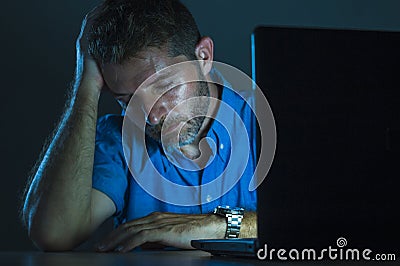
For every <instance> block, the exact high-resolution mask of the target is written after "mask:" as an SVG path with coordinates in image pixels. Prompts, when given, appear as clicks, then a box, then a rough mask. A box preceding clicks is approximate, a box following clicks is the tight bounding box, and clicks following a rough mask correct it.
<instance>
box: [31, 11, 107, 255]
mask: <svg viewBox="0 0 400 266" xmlns="http://www.w3.org/2000/svg"><path fill="white" fill-rule="evenodd" d="M85 25H86V18H85V20H84V22H83V24H82V29H81V33H80V35H79V37H78V40H77V66H76V82H75V86H74V88H73V91H72V94H71V100H70V102H69V104H68V106H67V108H66V111H65V114H64V116H63V118H62V119H61V122H60V124H59V126H58V128H57V130H56V133H55V135H54V137H53V139H52V141H51V143H50V145H49V146H48V148H47V151H46V152H45V154H44V156H43V159H42V161H41V163H40V165H39V167H38V170H37V172H36V174H35V176H34V178H33V180H32V183H31V184H30V187H29V190H28V192H27V195H26V199H25V204H24V208H23V218H24V220H25V222H26V225H27V228H28V231H29V235H30V238H31V239H32V240H33V241H34V242H35V244H36V245H37V246H38V247H39V248H41V249H43V250H69V249H72V248H74V247H75V246H77V245H78V244H79V243H81V242H82V241H84V240H85V239H86V238H87V237H88V236H89V235H90V233H91V232H93V231H94V230H95V229H96V228H97V227H98V226H99V225H100V224H101V223H102V222H103V221H104V220H105V219H107V218H108V217H109V216H111V215H112V214H113V212H114V211H115V206H114V204H113V203H112V201H111V200H110V199H109V198H108V197H106V196H105V195H104V194H102V193H101V192H99V191H96V190H94V189H92V171H93V160H94V147H95V133H96V120H97V106H98V100H99V97H100V92H101V88H102V87H103V79H102V76H101V73H100V71H99V68H98V66H97V64H96V62H95V61H94V60H93V59H91V58H89V57H88V56H87V55H86V54H87V53H86V50H87V49H86V48H85V46H84V43H83V42H82V40H84V39H85V38H82V36H84V34H85V33H84V29H85ZM94 202H96V204H94Z"/></svg>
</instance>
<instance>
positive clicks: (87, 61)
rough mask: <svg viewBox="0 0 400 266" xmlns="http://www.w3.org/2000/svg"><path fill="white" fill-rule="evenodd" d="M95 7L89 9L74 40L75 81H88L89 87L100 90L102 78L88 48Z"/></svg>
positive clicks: (102, 84)
mask: <svg viewBox="0 0 400 266" xmlns="http://www.w3.org/2000/svg"><path fill="white" fill-rule="evenodd" d="M95 12H96V8H95V9H93V10H92V11H90V12H89V13H88V14H87V15H86V16H85V18H84V19H83V21H82V26H81V31H80V33H79V36H78V38H77V40H76V74H75V75H76V82H79V83H82V82H88V84H89V85H90V86H88V87H91V88H94V89H95V90H98V92H100V91H101V90H102V88H103V86H104V85H105V84H104V80H103V76H102V74H101V71H100V68H99V66H98V64H97V62H96V61H95V60H94V59H93V58H92V57H91V56H90V54H89V50H88V40H87V38H88V32H89V30H90V27H91V25H92V23H93V17H94V15H95Z"/></svg>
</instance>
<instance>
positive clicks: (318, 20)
mask: <svg viewBox="0 0 400 266" xmlns="http://www.w3.org/2000/svg"><path fill="white" fill-rule="evenodd" d="M183 2H184V3H185V4H186V5H187V6H188V7H189V9H190V10H191V11H192V13H193V15H194V17H195V19H196V20H197V22H198V25H199V28H200V30H201V32H202V34H204V35H209V36H211V37H212V38H213V39H214V42H215V53H216V56H215V59H216V60H217V61H222V62H225V63H228V64H231V65H233V66H235V67H237V68H239V69H241V70H243V71H244V72H245V73H247V74H250V73H251V69H250V66H251V64H250V62H251V61H250V58H251V57H250V34H251V32H252V30H253V29H254V27H255V26H256V25H260V24H264V25H286V26H290V25H294V26H318V27H331V28H358V29H385V30H399V31H400V16H399V14H398V11H399V10H400V1H397V0H382V1H373V0H329V1H328V0H325V1H321V0H304V1H298V0H280V1H276V0H266V1H259V0H247V1H239V0H230V1H228V0H225V1H223V0H217V1H216V0H204V1H199V0H198V1H194V0H183ZM97 3H98V1H94V0H93V1H82V0H80V1H77V0H70V1H64V2H61V1H48V0H47V1H41V2H36V3H35V2H33V1H26V0H24V1H13V2H11V1H8V2H6V3H3V4H2V8H1V11H0V13H1V16H0V25H1V26H0V29H1V32H0V34H1V35H0V36H1V42H0V45H1V50H0V51H1V57H0V58H1V64H0V69H1V71H0V75H1V83H0V84H1V88H2V90H1V104H0V110H1V116H0V117H1V118H0V119H1V120H0V125H1V130H0V134H1V137H0V140H1V149H0V151H1V153H2V155H1V156H2V157H1V166H2V174H1V178H2V180H1V181H2V185H1V188H0V189H1V191H0V195H1V220H0V236H1V242H0V250H29V249H33V248H34V247H33V246H32V244H31V243H30V241H29V240H28V238H27V236H26V231H25V230H24V229H23V228H22V226H21V223H20V222H19V219H18V207H19V204H20V195H21V193H22V188H23V186H24V183H25V181H26V179H27V177H28V174H29V171H30V169H31V168H32V166H33V165H34V163H35V160H36V158H37V157H38V155H39V153H40V150H41V147H42V145H43V143H44V141H45V139H46V138H47V136H48V135H49V134H50V133H51V131H52V130H53V128H54V125H55V123H56V122H57V120H58V118H59V117H60V115H61V112H62V109H63V106H64V102H65V99H66V96H65V95H66V91H67V88H69V86H70V83H71V81H72V79H73V73H74V65H75V62H74V61H75V48H74V45H75V38H76V36H77V34H78V32H79V29H80V23H81V20H82V18H83V17H84V15H85V13H86V12H87V11H88V10H90V9H91V8H92V7H93V6H95V5H96V4H97ZM103 96H104V97H102V99H101V107H100V113H101V114H104V113H109V112H118V107H117V105H116V104H115V103H114V102H113V100H112V99H111V97H110V96H109V95H103Z"/></svg>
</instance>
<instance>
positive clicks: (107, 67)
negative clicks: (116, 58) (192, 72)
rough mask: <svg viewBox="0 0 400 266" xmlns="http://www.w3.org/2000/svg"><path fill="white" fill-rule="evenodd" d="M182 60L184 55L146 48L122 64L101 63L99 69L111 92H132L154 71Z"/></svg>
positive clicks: (184, 59)
mask: <svg viewBox="0 0 400 266" xmlns="http://www.w3.org/2000/svg"><path fill="white" fill-rule="evenodd" d="M184 61H187V58H186V56H182V55H181V56H177V57H170V56H168V53H167V52H166V51H163V50H160V49H148V50H146V51H144V52H141V53H139V54H137V55H136V56H135V57H132V58H130V59H129V60H127V61H125V62H124V63H122V64H114V63H107V64H103V65H102V66H101V70H102V73H103V77H104V80H105V82H106V84H107V85H108V87H109V88H110V90H111V91H112V92H114V93H132V91H134V90H135V89H136V88H138V87H139V86H140V84H142V83H143V82H144V81H145V80H146V79H147V78H148V77H150V76H151V75H153V74H154V73H156V72H158V71H160V70H161V69H164V68H165V67H168V66H171V65H173V64H176V63H180V62H184Z"/></svg>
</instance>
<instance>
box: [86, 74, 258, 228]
mask: <svg viewBox="0 0 400 266" xmlns="http://www.w3.org/2000/svg"><path fill="white" fill-rule="evenodd" d="M213 73H214V75H218V73H217V72H216V71H214V72H213ZM219 78H220V79H221V80H222V82H221V83H222V84H224V86H223V88H222V94H221V101H222V102H224V103H226V104H227V105H228V106H229V107H231V108H232V109H233V110H234V112H235V113H236V114H237V116H238V117H239V118H240V120H241V121H242V122H243V125H244V127H245V128H246V130H247V136H246V138H248V141H249V150H248V153H249V154H248V156H246V155H245V154H243V155H242V154H241V155H240V156H242V157H241V158H243V160H244V161H245V162H244V163H245V165H246V166H245V167H244V171H242V174H241V176H238V181H237V182H236V183H235V184H234V185H233V187H232V188H230V187H229V190H228V191H227V192H226V193H225V194H224V195H222V196H220V197H214V195H213V194H212V193H210V195H202V197H203V198H204V199H205V202H204V200H203V203H202V204H197V205H192V206H180V205H175V204H170V203H168V202H164V201H162V200H159V199H157V198H156V197H154V196H152V195H150V194H149V193H148V192H146V191H145V190H144V189H143V188H142V187H141V186H140V185H139V184H138V182H137V181H136V180H135V178H133V176H132V174H131V172H130V170H129V168H128V166H127V163H126V160H125V157H124V152H123V148H122V123H123V118H124V117H123V115H106V116H104V117H101V118H100V119H99V120H98V123H97V132H96V147H95V157H94V167H93V188H95V189H97V190H99V191H101V192H103V193H105V194H106V195H107V196H108V197H109V198H110V199H111V200H112V201H113V202H114V204H115V206H116V213H115V218H116V225H119V224H121V223H124V222H126V221H130V220H133V219H137V218H140V217H143V216H146V215H148V214H150V213H152V212H155V211H158V212H173V213H185V214H202V213H210V212H212V211H213V210H214V208H215V207H216V206H218V205H229V206H237V207H243V208H244V209H245V210H246V211H255V210H256V191H251V192H250V191H249V189H248V187H249V184H250V180H251V178H252V177H253V174H254V170H255V167H256V163H257V162H256V120H255V116H254V113H253V112H252V110H251V108H250V107H249V105H248V104H247V103H246V101H254V99H252V98H251V97H249V95H248V93H245V94H241V93H240V92H239V93H237V92H235V91H233V90H232V89H230V85H229V84H228V83H227V82H226V81H224V80H223V78H222V77H219ZM242 97H244V98H245V99H246V101H245V100H244V99H243V98H242ZM217 117H218V118H219V119H218V120H219V121H217V119H216V120H214V122H213V123H212V125H211V127H210V129H209V131H208V133H207V136H206V137H207V138H209V140H211V141H212V142H214V145H213V148H212V150H213V156H212V158H211V160H210V162H209V163H208V164H207V166H206V167H205V168H204V169H202V170H198V171H192V170H185V169H182V168H180V167H178V166H177V165H176V164H174V163H173V162H171V161H170V160H169V159H168V158H167V156H166V155H165V153H164V150H163V148H162V146H161V144H159V143H157V142H156V141H153V140H152V139H150V138H147V139H146V144H147V151H148V155H149V157H150V158H151V164H152V165H154V167H155V168H156V169H157V171H158V172H159V173H160V174H161V175H162V176H164V177H165V178H167V179H168V180H169V181H171V182H173V183H176V184H179V185H184V186H201V185H205V184H210V182H212V181H213V180H215V179H216V178H218V176H220V175H221V174H222V173H224V171H225V170H226V168H227V166H228V164H229V161H230V159H231V157H233V156H232V154H231V152H232V150H235V149H234V148H233V147H232V145H235V141H241V142H242V141H243V139H241V140H236V139H235V137H234V135H233V137H232V134H231V135H230V134H229V133H228V131H229V130H230V127H234V126H235V125H232V124H233V123H232V121H231V120H232V118H230V117H227V116H225V114H224V113H223V112H222V111H221V110H219V111H218V113H217ZM246 140H247V139H246ZM235 151H236V153H238V151H237V150H235ZM132 152H135V147H132ZM239 153H240V151H239ZM236 158H237V156H236ZM246 159H247V163H246ZM236 160H237V159H236ZM237 163H238V162H231V165H230V166H229V167H231V166H232V165H236V164H237ZM230 174H231V173H230ZM220 185H221V183H220ZM222 185H224V184H222ZM215 189H216V190H218V188H215Z"/></svg>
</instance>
